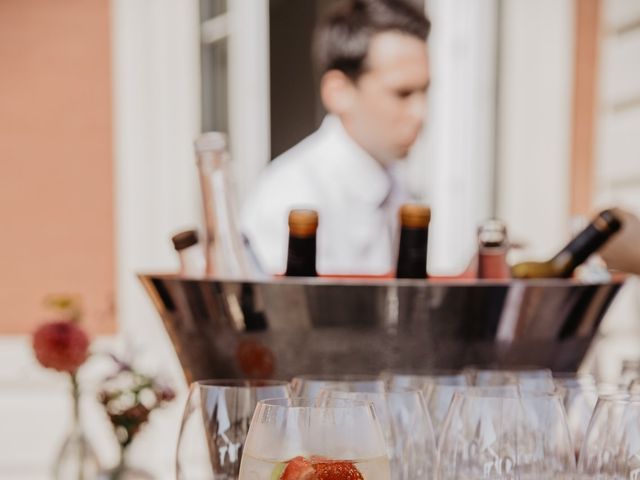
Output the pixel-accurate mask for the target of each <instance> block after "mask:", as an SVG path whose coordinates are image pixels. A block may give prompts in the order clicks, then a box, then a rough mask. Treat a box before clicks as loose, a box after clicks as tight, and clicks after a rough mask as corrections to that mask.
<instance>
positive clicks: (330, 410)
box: [239, 398, 390, 480]
mask: <svg viewBox="0 0 640 480" xmlns="http://www.w3.org/2000/svg"><path fill="white" fill-rule="evenodd" d="M311 478H314V479H316V478H327V479H328V478H336V479H338V478H340V479H342V478H344V479H354V480H355V479H363V478H364V479H367V480H390V478H389V460H388V458H387V455H386V450H385V443H384V438H383V436H382V430H381V428H380V423H379V422H378V418H377V415H376V413H375V411H374V408H373V405H372V404H370V403H366V402H357V401H351V400H339V399H336V400H334V401H332V402H331V403H330V404H324V405H321V404H320V403H319V402H318V400H312V399H308V398H291V399H273V400H264V401H262V402H260V403H259V404H258V406H257V408H256V411H255V414H254V415H253V420H252V421H251V427H250V428H249V434H248V435H247V440H246V442H245V450H244V455H243V457H242V464H241V466H240V477H239V480H270V479H311Z"/></svg>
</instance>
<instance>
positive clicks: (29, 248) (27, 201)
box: [0, 0, 115, 333]
mask: <svg viewBox="0 0 640 480" xmlns="http://www.w3.org/2000/svg"><path fill="white" fill-rule="evenodd" d="M109 27H110V26H109V1H108V0H56V1H51V0H2V1H0V219H1V222H2V228H1V229H0V272H1V274H0V309H1V310H0V311H1V313H0V333H14V332H27V331H31V330H32V329H33V328H34V327H35V326H36V325H37V324H38V323H39V322H40V321H42V320H43V318H45V317H44V316H43V314H44V311H43V309H42V305H41V303H42V299H43V297H44V296H45V295H47V294H49V293H56V292H68V293H75V294H79V295H81V296H82V298H83V300H84V305H85V312H86V321H87V324H88V326H89V327H90V328H91V329H92V330H93V331H94V332H97V331H101V332H105V331H110V330H113V326H114V322H113V301H114V290H115V288H114V224H113V181H112V177H113V172H112V169H113V162H112V153H113V152H112V145H111V78H110V74H111V73H110V60H111V59H110V44H109V42H110V39H109Z"/></svg>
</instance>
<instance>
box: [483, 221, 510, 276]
mask: <svg viewBox="0 0 640 480" xmlns="http://www.w3.org/2000/svg"><path fill="white" fill-rule="evenodd" d="M508 251H509V240H508V237H507V226H506V225H505V224H504V222H502V221H501V220H498V219H496V218H492V219H489V220H486V221H485V222H483V223H482V224H481V225H480V226H479V227H478V278H487V279H493V280H501V279H507V278H511V272H510V270H509V265H508V264H507V252H508Z"/></svg>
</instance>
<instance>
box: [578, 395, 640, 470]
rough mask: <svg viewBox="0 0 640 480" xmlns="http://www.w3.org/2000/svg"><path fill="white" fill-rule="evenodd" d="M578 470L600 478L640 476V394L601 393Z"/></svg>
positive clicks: (583, 446)
mask: <svg viewBox="0 0 640 480" xmlns="http://www.w3.org/2000/svg"><path fill="white" fill-rule="evenodd" d="M578 470H579V472H580V473H581V474H583V475H584V476H585V477H586V476H591V478H597V479H611V480H618V479H620V480H622V479H638V478H640V398H639V397H637V396H634V395H629V394H616V395H608V396H602V397H600V398H599V399H598V403H597V404H596V408H595V411H594V412H593V418H592V419H591V423H590V424H589V428H588V429H587V433H586V434H585V438H584V442H583V444H582V449H581V450H580V459H579V462H578Z"/></svg>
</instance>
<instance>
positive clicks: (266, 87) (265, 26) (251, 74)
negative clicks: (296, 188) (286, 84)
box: [227, 0, 271, 199]
mask: <svg viewBox="0 0 640 480" xmlns="http://www.w3.org/2000/svg"><path fill="white" fill-rule="evenodd" d="M227 5H228V8H229V19H230V28H229V52H228V58H229V134H230V137H231V150H232V155H233V161H234V165H235V173H236V178H237V193H238V196H239V198H240V199H244V198H245V197H246V195H247V193H248V192H250V191H251V189H252V187H253V186H254V184H255V181H256V178H257V176H258V174H259V173H260V171H261V170H262V169H263V168H264V167H265V166H266V164H267V163H268V161H269V152H270V138H271V137H270V135H271V130H270V122H271V119H270V116H269V115H270V113H269V112H270V82H269V0H233V1H230V2H228V3H227Z"/></svg>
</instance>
